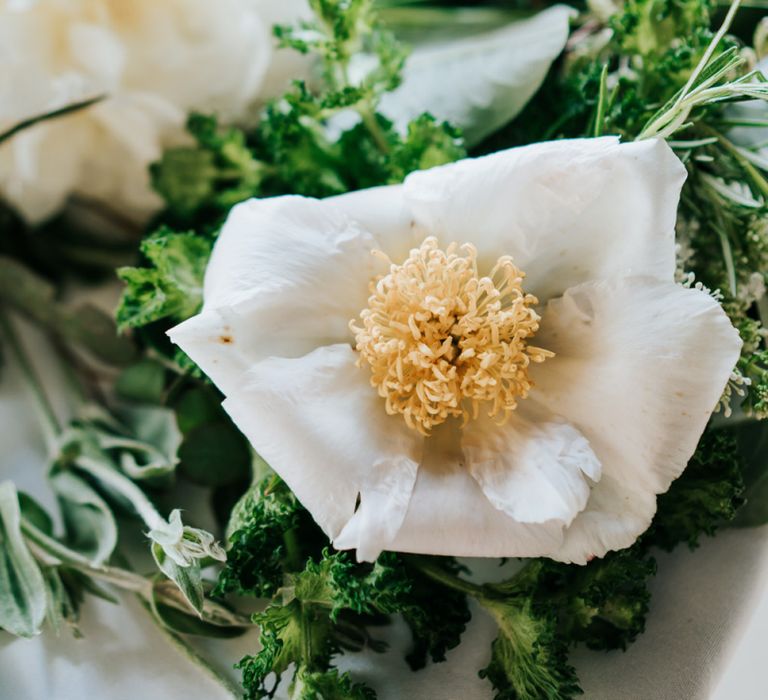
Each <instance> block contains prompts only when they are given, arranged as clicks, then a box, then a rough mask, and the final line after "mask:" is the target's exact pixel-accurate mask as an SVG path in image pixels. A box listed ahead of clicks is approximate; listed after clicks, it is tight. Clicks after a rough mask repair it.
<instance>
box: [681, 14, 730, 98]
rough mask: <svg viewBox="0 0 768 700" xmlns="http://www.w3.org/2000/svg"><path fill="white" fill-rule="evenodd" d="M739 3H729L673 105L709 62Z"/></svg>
mask: <svg viewBox="0 0 768 700" xmlns="http://www.w3.org/2000/svg"><path fill="white" fill-rule="evenodd" d="M740 4H741V0H733V2H732V3H731V6H730V8H728V13H727V14H726V15H725V19H724V20H723V23H722V24H721V25H720V29H718V30H717V34H715V36H714V37H713V38H712V41H711V42H710V43H709V46H707V50H706V51H705V52H704V55H703V56H702V57H701V60H700V61H699V62H698V63H697V64H696V68H694V70H693V72H692V73H691V76H690V78H688V82H687V83H686V84H685V87H684V88H683V89H682V91H681V92H680V95H679V96H678V98H677V100H676V101H675V105H674V106H675V107H677V106H678V105H679V104H680V103H681V102H682V101H683V100H684V99H685V97H687V96H688V93H689V92H690V90H691V88H692V87H693V85H694V84H695V82H696V80H697V79H698V77H699V75H701V71H703V70H704V67H705V66H706V65H707V63H709V59H710V58H712V54H713V53H714V52H715V49H716V48H717V47H718V46H719V44H720V42H721V41H722V39H723V37H724V36H725V33H726V32H727V31H728V29H729V28H730V26H731V23H732V22H733V18H734V17H735V16H736V12H737V11H738V9H739V5H740Z"/></svg>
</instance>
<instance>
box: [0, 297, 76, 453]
mask: <svg viewBox="0 0 768 700" xmlns="http://www.w3.org/2000/svg"><path fill="white" fill-rule="evenodd" d="M0 331H1V332H2V334H3V336H4V337H5V340H6V342H7V344H8V347H9V348H10V350H11V353H12V354H13V356H14V358H15V359H16V362H17V364H18V366H19V369H21V372H22V374H23V375H24V378H25V379H26V380H27V384H28V385H29V388H30V389H31V390H32V393H33V394H34V396H35V401H36V403H37V406H38V408H39V410H40V414H41V415H42V417H43V426H44V428H45V430H46V442H47V443H48V448H49V450H50V451H51V452H53V449H54V447H55V444H56V439H57V437H58V436H59V434H60V433H61V423H59V419H58V418H57V417H56V412H55V411H54V410H53V406H52V405H51V402H50V400H49V399H48V395H47V394H46V393H45V390H44V389H43V384H42V382H41V381H40V378H39V377H38V375H37V372H35V369H34V367H33V366H32V363H31V362H30V361H29V357H28V356H27V353H26V352H25V350H24V346H23V344H22V342H21V339H20V338H19V336H18V335H17V333H16V329H15V328H14V327H13V323H12V321H11V320H10V318H9V317H8V315H7V313H6V312H5V310H4V309H2V308H0Z"/></svg>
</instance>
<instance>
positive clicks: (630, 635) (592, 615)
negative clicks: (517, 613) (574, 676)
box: [536, 547, 656, 649]
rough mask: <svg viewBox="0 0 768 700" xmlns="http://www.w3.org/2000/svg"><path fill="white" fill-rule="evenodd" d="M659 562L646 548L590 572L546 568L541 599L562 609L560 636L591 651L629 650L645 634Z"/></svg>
mask: <svg viewBox="0 0 768 700" xmlns="http://www.w3.org/2000/svg"><path fill="white" fill-rule="evenodd" d="M655 573H656V562H655V561H654V559H653V558H652V557H651V556H650V555H649V554H648V553H647V552H645V551H643V549H642V548H639V547H633V548H630V549H625V550H622V551H619V552H611V553H609V554H608V555H606V556H605V557H604V558H603V559H595V560H594V561H592V562H590V563H589V564H587V566H569V565H565V564H557V563H555V562H551V561H542V562H541V572H540V575H539V580H538V585H537V590H536V599H537V600H538V601H539V603H540V604H541V605H547V604H549V605H550V606H553V607H555V608H556V609H557V616H558V630H559V632H560V634H562V635H563V636H564V637H565V638H566V639H568V640H569V641H571V642H584V643H585V644H586V645H587V646H588V647H590V648H591V649H625V648H626V647H627V645H629V644H631V643H632V642H633V641H634V640H635V638H636V637H637V636H638V635H639V634H641V633H642V632H643V630H644V629H645V618H646V616H647V614H648V609H649V603H650V599H651V594H650V591H649V590H648V582H649V580H650V578H651V577H652V576H654V575H655Z"/></svg>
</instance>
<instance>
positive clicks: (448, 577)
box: [406, 557, 485, 598]
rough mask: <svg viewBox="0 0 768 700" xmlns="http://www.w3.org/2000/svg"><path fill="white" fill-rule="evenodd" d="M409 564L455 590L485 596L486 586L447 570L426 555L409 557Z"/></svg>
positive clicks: (476, 596)
mask: <svg viewBox="0 0 768 700" xmlns="http://www.w3.org/2000/svg"><path fill="white" fill-rule="evenodd" d="M406 561H407V562H408V564H409V565H410V566H412V567H413V568H414V569H416V570H417V571H419V572H421V573H422V574H424V575H425V576H427V577H429V578H431V579H432V580H433V581H437V582H438V583H440V584H442V585H443V586H445V587H446V588H452V589H453V590H455V591H460V592H461V593H466V594H467V595H471V596H472V597H473V598H482V597H484V596H485V588H484V587H483V586H480V585H478V584H476V583H472V582H471V581H467V580H466V579H463V578H461V577H460V576H456V575H455V574H452V573H451V572H450V571H446V570H445V569H444V568H443V567H442V566H439V565H438V564H434V563H433V562H432V561H431V560H429V559H427V558H426V557H408V558H407V560H406Z"/></svg>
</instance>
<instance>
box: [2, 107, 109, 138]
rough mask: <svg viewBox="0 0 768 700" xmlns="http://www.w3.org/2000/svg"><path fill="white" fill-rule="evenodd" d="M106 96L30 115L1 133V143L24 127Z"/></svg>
mask: <svg viewBox="0 0 768 700" xmlns="http://www.w3.org/2000/svg"><path fill="white" fill-rule="evenodd" d="M105 97H106V95H98V96H97V97H91V98H90V99H88V100H83V101H82V102H76V103H74V104H71V105H67V106H66V107H61V108H60V109H56V110H54V111H52V112H46V113H45V114H38V115H37V116H34V117H30V118H29V119H25V120H24V121H22V122H19V123H18V124H16V125H15V126H12V127H11V128H10V129H8V130H7V131H4V132H2V133H0V143H2V142H3V141H7V140H8V139H10V138H12V137H13V136H15V135H16V134H18V133H19V132H21V131H24V129H28V128H29V127H31V126H34V125H35V124H38V123H39V122H43V121H47V120H49V119H55V118H56V117H63V116H64V115H66V114H71V113H72V112H77V111H79V110H81V109H85V108H86V107H90V106H91V105H92V104H96V103H97V102H101V100H103V99H104V98H105Z"/></svg>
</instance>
